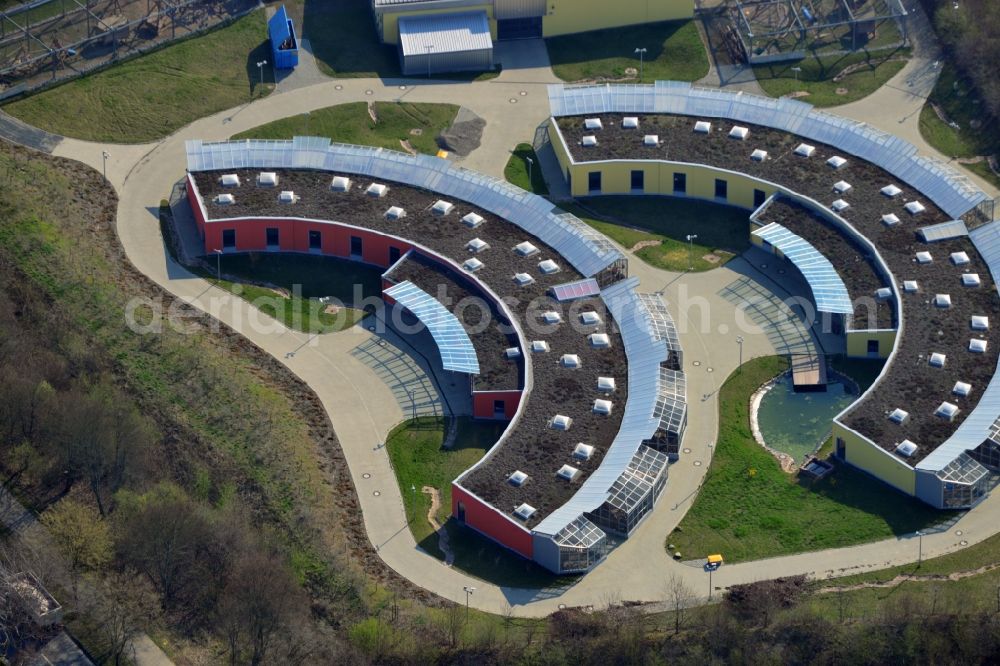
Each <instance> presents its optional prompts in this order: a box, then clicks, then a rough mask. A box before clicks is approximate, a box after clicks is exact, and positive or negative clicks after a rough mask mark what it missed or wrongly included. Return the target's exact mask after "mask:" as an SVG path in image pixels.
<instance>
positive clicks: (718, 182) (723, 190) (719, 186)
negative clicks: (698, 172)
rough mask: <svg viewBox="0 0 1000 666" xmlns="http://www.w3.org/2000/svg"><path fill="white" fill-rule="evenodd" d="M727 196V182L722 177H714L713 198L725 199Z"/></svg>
mask: <svg viewBox="0 0 1000 666" xmlns="http://www.w3.org/2000/svg"><path fill="white" fill-rule="evenodd" d="M728 197H729V183H728V182H726V181H725V180H723V179H722V178H716V179H715V198H716V199H726V198H728Z"/></svg>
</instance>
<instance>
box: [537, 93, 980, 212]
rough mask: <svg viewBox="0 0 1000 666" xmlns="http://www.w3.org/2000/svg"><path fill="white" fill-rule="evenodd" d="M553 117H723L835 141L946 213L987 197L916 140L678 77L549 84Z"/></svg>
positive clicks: (964, 209) (784, 99)
mask: <svg viewBox="0 0 1000 666" xmlns="http://www.w3.org/2000/svg"><path fill="white" fill-rule="evenodd" d="M549 105H550V108H551V113H552V115H553V116H556V117H559V116H575V115H584V114H588V115H600V114H602V113H669V114H676V115H684V116H694V117H702V118H727V119H730V120H734V121H739V122H746V123H753V124H756V125H761V126H764V127H771V128H774V129H778V130H783V131H786V132H790V133H792V134H796V135H798V136H801V137H804V138H807V139H810V140H813V141H817V142H821V143H825V144H828V145H831V146H836V147H837V148H838V149H839V150H842V151H844V152H847V153H850V154H852V155H855V156H857V157H860V158H862V159H865V160H867V161H869V162H872V163H873V164H877V165H878V166H880V167H882V168H883V169H885V170H886V171H888V172H889V173H891V174H893V175H894V176H896V177H897V178H899V179H900V180H902V181H904V182H906V183H908V184H909V185H910V186H912V187H914V188H916V189H917V190H919V191H920V192H922V193H923V194H924V195H926V196H927V197H930V199H931V200H932V201H934V203H936V204H937V205H938V206H940V207H941V208H942V209H943V210H944V211H946V212H947V213H948V214H949V215H951V216H952V217H955V218H959V217H961V216H962V215H964V214H965V213H967V212H969V211H970V210H972V209H973V208H975V207H976V206H977V205H978V204H980V203H982V202H983V201H987V200H988V199H989V196H988V195H987V194H986V193H985V192H983V191H981V190H980V189H979V188H978V187H976V186H975V185H974V184H973V183H972V181H971V180H969V179H968V178H967V177H965V176H963V175H961V174H960V173H958V172H957V171H955V170H954V169H952V168H951V167H949V166H948V165H946V164H944V163H943V162H940V161H938V160H935V159H931V158H929V157H923V156H920V155H917V154H916V153H917V149H916V147H915V146H914V145H913V144H911V143H909V142H907V141H904V140H903V139H900V138H899V137H896V136H893V135H892V134H888V133H886V132H883V131H881V130H878V129H876V128H874V127H871V126H870V125H866V124H865V123H860V122H858V121H855V120H851V119H849V118H844V117H842V116H837V115H834V114H832V113H827V112H825V111H818V110H816V109H814V108H813V107H812V105H811V104H807V103H805V102H802V101H799V100H794V99H789V98H787V97H780V98H777V99H772V98H770V97H762V96H760V95H752V94H747V93H744V92H742V91H740V92H728V91H723V90H719V89H715V88H698V87H695V86H692V85H691V84H690V83H685V82H681V81H657V82H656V83H655V84H653V85H637V84H627V85H615V84H603V85H584V86H568V85H564V84H555V85H550V86H549Z"/></svg>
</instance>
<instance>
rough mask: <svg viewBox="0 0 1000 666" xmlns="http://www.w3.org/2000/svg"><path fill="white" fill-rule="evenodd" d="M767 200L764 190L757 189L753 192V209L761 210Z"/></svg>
mask: <svg viewBox="0 0 1000 666" xmlns="http://www.w3.org/2000/svg"><path fill="white" fill-rule="evenodd" d="M765 200H767V194H766V193H765V192H764V190H756V189H755V190H754V191H753V207H754V208H760V207H761V206H762V205H763V204H764V201H765Z"/></svg>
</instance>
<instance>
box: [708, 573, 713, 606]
mask: <svg viewBox="0 0 1000 666" xmlns="http://www.w3.org/2000/svg"><path fill="white" fill-rule="evenodd" d="M712 571H713V569H712V568H711V567H709V568H708V600H709V601H711V600H712Z"/></svg>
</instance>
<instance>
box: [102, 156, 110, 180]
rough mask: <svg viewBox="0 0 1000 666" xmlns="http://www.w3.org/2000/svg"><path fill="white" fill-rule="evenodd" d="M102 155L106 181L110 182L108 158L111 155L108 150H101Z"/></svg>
mask: <svg viewBox="0 0 1000 666" xmlns="http://www.w3.org/2000/svg"><path fill="white" fill-rule="evenodd" d="M101 157H102V158H104V182H105V183H106V182H108V158H109V157H111V155H110V154H109V153H108V151H106V150H102V151H101Z"/></svg>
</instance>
